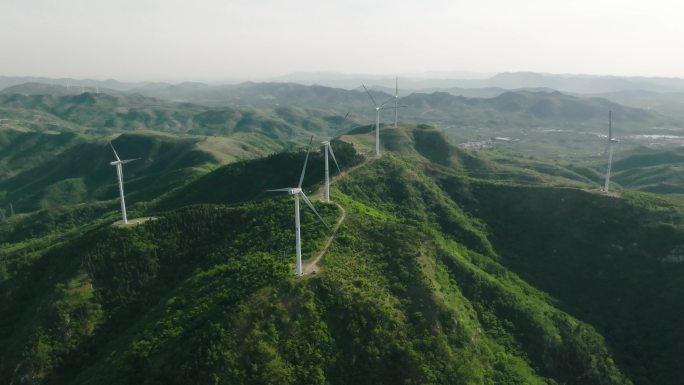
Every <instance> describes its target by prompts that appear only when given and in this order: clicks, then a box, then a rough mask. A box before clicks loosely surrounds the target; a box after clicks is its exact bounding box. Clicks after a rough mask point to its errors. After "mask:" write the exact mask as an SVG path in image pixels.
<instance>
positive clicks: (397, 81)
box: [394, 76, 399, 128]
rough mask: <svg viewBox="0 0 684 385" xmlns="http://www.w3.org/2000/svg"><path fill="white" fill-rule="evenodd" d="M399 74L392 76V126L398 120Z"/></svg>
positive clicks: (395, 124)
mask: <svg viewBox="0 0 684 385" xmlns="http://www.w3.org/2000/svg"><path fill="white" fill-rule="evenodd" d="M398 111H399V76H397V77H395V78H394V128H397V123H398V122H399V112H398Z"/></svg>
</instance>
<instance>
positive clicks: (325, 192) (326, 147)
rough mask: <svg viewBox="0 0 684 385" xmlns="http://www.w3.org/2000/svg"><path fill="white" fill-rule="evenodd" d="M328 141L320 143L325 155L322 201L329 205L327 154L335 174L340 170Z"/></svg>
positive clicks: (345, 118) (345, 117)
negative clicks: (335, 170) (330, 158)
mask: <svg viewBox="0 0 684 385" xmlns="http://www.w3.org/2000/svg"><path fill="white" fill-rule="evenodd" d="M348 116H349V112H347V115H345V116H344V119H342V122H340V125H342V123H344V121H345V120H347V117H348ZM331 140H332V138H331V139H330V140H325V141H323V142H321V144H322V145H323V153H324V155H325V187H324V189H323V200H324V201H325V203H330V170H329V167H328V153H330V156H332V159H333V161H334V162H335V167H337V172H342V170H340V165H339V164H337V159H335V153H334V152H333V149H332V147H331V146H330V141H331Z"/></svg>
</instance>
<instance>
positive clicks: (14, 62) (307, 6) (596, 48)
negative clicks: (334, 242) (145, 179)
mask: <svg viewBox="0 0 684 385" xmlns="http://www.w3.org/2000/svg"><path fill="white" fill-rule="evenodd" d="M682 4H683V3H681V2H680V1H674V0H673V1H670V0H650V1H630V0H515V1H513V0H477V1H473V0H468V1H457V0H452V1H448V0H421V1H402V0H395V1H385V0H365V1H361V0H346V1H328V0H288V1H284V0H281V1H276V0H192V1H187V0H186V1H180V0H0V75H34V76H50V77H77V78H82V77H91V78H96V79H104V78H110V77H111V78H117V79H120V80H167V81H180V80H201V81H212V80H213V81H225V80H239V79H246V78H251V79H259V78H266V77H271V76H278V75H283V74H286V73H290V72H295V71H334V72H345V73H371V74H395V73H399V74H401V73H416V72H424V71H449V70H463V71H473V72H483V73H494V72H502V71H522V70H528V71H542V72H554V73H592V74H614V75H649V76H653V75H657V76H678V77H684V50H683V49H682V46H683V44H682V43H683V42H684V22H682V16H683V15H684V5H682Z"/></svg>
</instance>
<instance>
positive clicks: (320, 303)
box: [0, 126, 684, 384]
mask: <svg viewBox="0 0 684 385" xmlns="http://www.w3.org/2000/svg"><path fill="white" fill-rule="evenodd" d="M369 137H370V133H369V132H367V131H366V130H363V129H361V130H359V132H358V133H352V134H350V135H347V136H344V137H342V138H341V139H340V140H337V141H333V148H334V150H335V151H336V155H337V156H338V161H339V162H340V166H341V167H342V174H340V175H339V176H337V177H336V178H335V180H334V183H333V188H332V198H333V200H334V201H335V202H336V203H332V204H324V203H321V202H318V199H317V197H318V196H319V195H318V194H319V191H320V190H319V189H320V180H321V179H322V171H323V170H322V158H321V157H320V155H312V156H311V157H310V159H309V165H310V168H309V169H308V171H307V177H306V179H305V182H304V187H305V190H306V191H307V193H308V194H309V196H310V197H311V198H312V199H313V200H314V204H315V206H316V208H317V210H319V211H320V212H321V214H322V215H323V218H324V219H325V221H326V222H327V223H330V224H333V223H336V222H337V221H338V220H342V224H341V227H340V229H339V231H338V232H337V233H336V234H335V235H334V236H333V235H332V233H331V232H329V230H327V229H326V228H325V227H323V226H321V225H320V223H319V222H318V220H317V219H316V218H315V217H314V215H313V214H312V213H311V212H310V211H309V210H308V209H306V210H302V237H303V254H304V259H305V264H306V265H307V266H308V265H309V264H311V263H314V260H315V257H316V256H318V255H319V252H320V251H321V250H322V248H323V246H324V244H325V243H326V242H327V241H328V240H330V237H332V243H331V245H330V248H329V249H328V250H327V253H325V254H324V255H323V258H322V259H321V260H320V261H319V262H315V263H317V264H318V265H319V266H318V268H317V269H316V271H317V272H316V273H314V274H310V275H306V276H304V277H295V276H293V274H292V272H293V267H292V266H293V263H294V231H293V230H294V228H293V219H292V200H291V198H289V197H288V196H285V195H278V194H276V195H270V194H266V193H264V192H263V190H264V189H265V188H279V187H287V186H295V185H296V183H297V179H298V177H299V172H300V170H301V164H302V162H303V159H304V153H303V152H286V153H282V154H274V155H271V156H268V157H265V158H261V159H256V160H247V161H241V162H237V163H231V164H228V165H224V166H221V167H218V168H216V169H213V170H207V172H205V173H204V174H203V176H200V177H197V178H193V179H191V180H188V181H187V182H186V183H185V184H182V185H179V186H181V187H178V188H176V189H173V190H171V191H165V192H163V193H156V192H154V191H153V190H150V191H149V193H145V194H143V193H140V194H142V195H140V196H139V198H138V199H139V203H138V204H137V205H135V207H136V208H135V209H133V210H132V213H133V214H132V215H133V216H152V217H154V218H156V219H154V220H150V221H148V222H146V223H144V224H142V225H137V226H129V227H118V226H112V223H113V222H114V221H115V220H116V219H117V215H118V213H117V211H116V202H115V201H112V202H111V204H109V203H107V204H104V205H103V204H101V203H92V204H87V205H82V206H80V208H79V210H80V211H76V206H74V208H71V209H69V210H66V211H55V210H52V211H49V210H48V211H46V210H43V211H37V212H35V213H31V214H25V215H20V216H16V217H13V218H10V219H9V220H8V221H6V222H4V223H3V229H2V234H4V237H5V238H4V239H5V241H4V242H5V243H4V244H3V245H2V248H1V249H0V296H2V301H1V302H0V346H3V349H2V350H0V379H2V381H4V382H6V383H26V384H65V383H69V384H107V383H109V384H129V383H148V384H153V383H159V384H175V383H177V384H187V383H221V384H271V383H273V384H275V383H279V384H281V383H286V384H350V383H359V384H385V383H386V384H396V383H405V384H414V383H415V384H427V383H433V384H459V383H463V384H632V383H634V384H671V383H675V382H676V381H677V378H678V375H677V365H676V357H678V356H680V355H681V354H682V351H681V346H682V345H681V344H679V343H678V341H682V335H681V333H679V332H678V328H677V327H676V325H678V324H680V323H681V321H682V319H681V313H680V312H678V311H677V302H676V301H677V298H680V297H681V294H680V293H681V287H680V286H681V285H678V284H677V282H681V279H682V277H683V276H684V270H682V261H681V258H680V256H679V254H681V251H680V250H681V248H682V244H684V231H683V229H682V227H681V225H682V223H684V221H683V219H684V217H682V212H683V211H682V210H683V209H684V206H682V205H681V204H680V203H678V202H677V201H674V200H664V199H662V198H658V197H656V196H653V195H649V194H643V193H639V194H637V193H624V194H623V195H622V196H618V197H607V196H603V195H601V194H599V193H598V192H597V191H590V190H589V189H590V188H591V187H592V185H593V183H594V180H593V177H594V176H593V174H592V173H591V170H590V169H582V168H577V167H569V166H563V165H560V164H556V165H548V164H545V163H544V162H541V161H536V160H530V159H527V158H515V157H508V158H506V161H502V158H501V157H504V156H505V155H503V154H496V153H494V154H490V155H487V156H483V154H478V153H474V152H470V151H465V150H462V149H459V148H456V147H454V146H453V145H452V144H450V143H449V142H448V141H446V139H445V138H444V136H443V134H441V133H440V132H439V131H437V130H435V129H433V128H431V127H428V126H420V127H415V126H413V127H402V128H399V129H397V130H391V129H388V130H384V131H383V137H384V138H386V142H385V145H384V148H385V150H384V151H385V152H386V153H385V154H384V155H383V156H382V157H381V158H370V157H363V156H360V155H359V154H358V153H357V149H364V148H365V147H364V144H365V143H367V141H368V138H369ZM124 139H126V138H125V137H124V138H121V140H122V141H123V140H124ZM133 139H134V138H129V139H126V140H133ZM174 143H175V145H176V146H181V147H177V148H175V149H174V150H173V151H171V150H169V151H168V153H170V154H171V153H174V154H175V153H178V154H183V153H184V152H183V151H186V153H187V154H188V155H187V156H188V157H186V158H184V157H183V156H180V155H179V156H178V159H179V160H178V163H170V161H162V160H163V159H167V158H161V159H160V160H159V163H158V164H157V165H155V163H153V164H151V165H149V166H147V167H146V168H143V169H140V170H139V171H138V172H139V173H140V178H143V180H144V176H143V175H145V173H146V172H150V173H151V172H152V171H155V172H160V173H163V172H166V171H165V170H166V169H165V168H164V167H168V168H169V170H170V169H173V168H174V167H178V168H180V169H182V168H183V167H193V166H192V165H193V164H194V163H192V162H193V161H194V159H195V157H194V156H190V155H191V154H193V151H195V150H192V149H193V148H194V147H192V146H191V145H190V144H189V143H187V142H177V143H176V142H174ZM168 145H171V144H168V143H167V144H163V143H162V144H160V145H155V146H158V147H157V148H160V149H162V148H164V146H168ZM183 146H189V147H183ZM127 148H134V146H133V145H132V144H131V145H130V146H127ZM183 148H185V149H186V150H182V149H183ZM390 149H391V150H390ZM388 150H390V151H388ZM159 151H160V152H159V155H158V156H159V157H162V156H164V155H163V154H164V153H166V151H162V150H159ZM125 156H131V155H129V154H126V155H125ZM167 156H168V155H167ZM169 159H170V158H169ZM182 159H188V160H187V162H189V163H184V162H186V161H183V160H182ZM103 161H104V160H103ZM164 165H165V166H164ZM146 170H149V171H146ZM132 172H133V171H132ZM169 172H171V171H169ZM133 174H134V175H135V173H133ZM333 174H334V175H337V173H336V172H334V173H333ZM150 175H153V174H150ZM150 178H151V177H150ZM150 180H152V179H150ZM112 185H113V184H112ZM130 190H131V194H135V193H136V190H143V191H144V189H143V185H142V184H141V185H136V184H135V183H133V184H132V185H131V186H130ZM314 198H316V199H314ZM48 213H49V217H46V216H45V215H47V214H48ZM41 215H42V217H41ZM47 218H50V220H51V221H52V222H53V223H54V222H55V221H56V222H57V223H58V224H57V225H54V227H53V228H51V229H47V230H46V229H44V228H43V226H44V223H45V221H46V219H47ZM59 223H63V224H64V226H59ZM644 287H648V288H649V289H648V290H643V288H644ZM645 304H650V305H648V306H646V307H644V306H645ZM653 325H657V327H653ZM635 336H638V337H635Z"/></svg>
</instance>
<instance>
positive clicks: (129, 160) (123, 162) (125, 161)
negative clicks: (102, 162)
mask: <svg viewBox="0 0 684 385" xmlns="http://www.w3.org/2000/svg"><path fill="white" fill-rule="evenodd" d="M139 159H140V158H135V159H126V160H122V161H121V164H126V163H131V162H133V161H136V160H139Z"/></svg>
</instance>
